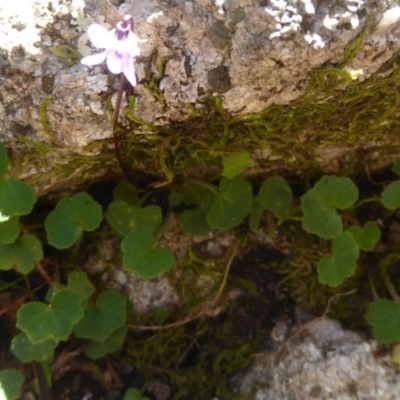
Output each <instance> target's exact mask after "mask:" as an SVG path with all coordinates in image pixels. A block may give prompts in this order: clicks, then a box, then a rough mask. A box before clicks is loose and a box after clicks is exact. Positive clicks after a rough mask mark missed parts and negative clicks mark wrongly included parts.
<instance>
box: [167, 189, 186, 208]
mask: <svg viewBox="0 0 400 400" xmlns="http://www.w3.org/2000/svg"><path fill="white" fill-rule="evenodd" d="M183 201H184V197H183V196H182V194H181V193H177V192H174V193H171V194H170V195H169V196H168V202H169V204H171V206H178V205H179V204H181V203H183Z"/></svg>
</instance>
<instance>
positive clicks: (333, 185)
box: [311, 175, 358, 210]
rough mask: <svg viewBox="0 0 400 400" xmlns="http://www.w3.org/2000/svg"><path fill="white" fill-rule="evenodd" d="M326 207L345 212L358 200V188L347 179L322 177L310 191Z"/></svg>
mask: <svg viewBox="0 0 400 400" xmlns="http://www.w3.org/2000/svg"><path fill="white" fill-rule="evenodd" d="M311 190H312V191H313V192H314V194H316V196H317V197H318V198H319V201H320V204H321V205H324V206H326V207H331V208H339V209H341V210H345V209H346V208H349V207H351V206H352V205H353V204H354V203H355V202H356V201H357V199H358V188H357V186H356V185H355V184H354V183H353V181H352V180H351V179H349V178H343V177H338V176H332V175H324V176H323V177H322V178H321V179H320V180H319V181H318V182H317V183H316V184H315V186H314V187H313V189H311Z"/></svg>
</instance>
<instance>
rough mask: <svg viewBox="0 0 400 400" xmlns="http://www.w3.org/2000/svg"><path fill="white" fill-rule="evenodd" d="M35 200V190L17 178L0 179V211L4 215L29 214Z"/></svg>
mask: <svg viewBox="0 0 400 400" xmlns="http://www.w3.org/2000/svg"><path fill="white" fill-rule="evenodd" d="M35 201H36V194H35V191H34V190H33V189H32V188H31V187H30V186H29V185H27V184H26V183H24V182H22V181H20V180H19V179H15V178H10V179H6V180H2V181H0V213H1V214H2V215H3V216H4V215H7V216H9V217H13V216H14V215H25V214H29V213H30V212H31V211H32V209H33V205H34V204H35Z"/></svg>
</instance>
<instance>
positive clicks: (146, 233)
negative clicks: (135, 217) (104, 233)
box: [121, 225, 175, 279]
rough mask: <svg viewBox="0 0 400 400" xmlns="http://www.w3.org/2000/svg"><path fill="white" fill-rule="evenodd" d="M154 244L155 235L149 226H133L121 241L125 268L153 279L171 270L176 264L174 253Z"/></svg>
mask: <svg viewBox="0 0 400 400" xmlns="http://www.w3.org/2000/svg"><path fill="white" fill-rule="evenodd" d="M154 245H155V243H154V236H153V233H152V231H151V229H150V228H149V227H148V226H142V225H139V226H136V227H135V228H133V229H132V231H131V232H130V233H129V234H128V235H127V236H126V237H125V238H124V240H123V241H122V243H121V249H122V252H123V253H124V256H123V259H122V264H123V267H124V269H126V270H128V271H131V272H136V273H137V274H138V275H139V276H140V277H142V278H144V279H153V278H155V277H157V276H158V275H160V274H163V273H165V272H167V271H169V270H170V269H171V268H172V266H173V264H174V260H175V257H174V253H172V251H171V250H169V249H164V248H161V247H155V246H154Z"/></svg>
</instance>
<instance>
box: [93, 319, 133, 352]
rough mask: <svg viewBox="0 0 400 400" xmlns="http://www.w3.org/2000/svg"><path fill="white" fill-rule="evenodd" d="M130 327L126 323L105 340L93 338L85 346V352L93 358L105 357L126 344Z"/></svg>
mask: <svg viewBox="0 0 400 400" xmlns="http://www.w3.org/2000/svg"><path fill="white" fill-rule="evenodd" d="M127 332H128V328H127V327H126V326H125V325H124V326H122V327H121V328H119V329H117V330H116V331H114V332H112V333H111V335H110V336H109V337H108V338H107V339H106V340H105V341H104V342H97V341H95V340H91V341H90V342H89V344H88V345H87V347H86V348H85V354H86V355H87V356H88V357H90V358H91V359H96V358H101V357H104V356H105V355H106V354H108V353H113V352H114V351H118V350H120V349H121V347H122V345H123V344H124V339H125V336H126V333H127Z"/></svg>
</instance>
